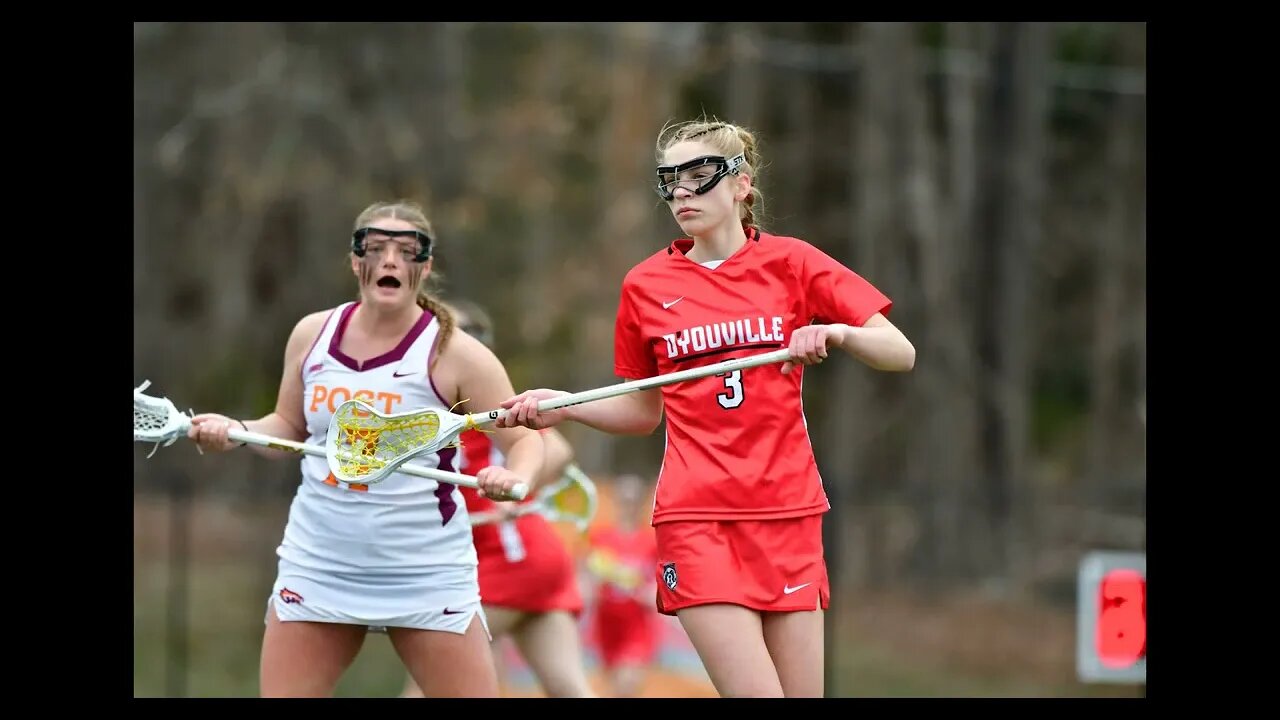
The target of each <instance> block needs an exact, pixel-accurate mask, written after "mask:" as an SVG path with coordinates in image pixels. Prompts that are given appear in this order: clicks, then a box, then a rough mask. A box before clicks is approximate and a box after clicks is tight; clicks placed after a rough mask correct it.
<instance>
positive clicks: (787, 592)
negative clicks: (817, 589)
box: [782, 582, 813, 595]
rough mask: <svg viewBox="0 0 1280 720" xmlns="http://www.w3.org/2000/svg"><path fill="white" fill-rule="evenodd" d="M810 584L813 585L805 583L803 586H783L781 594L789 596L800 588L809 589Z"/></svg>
mask: <svg viewBox="0 0 1280 720" xmlns="http://www.w3.org/2000/svg"><path fill="white" fill-rule="evenodd" d="M812 584H813V583H811V582H807V583H805V584H803V585H797V586H795V587H791V586H790V585H784V586H783V587H782V594H783V595H790V594H791V593H793V592H795V591H797V590H799V589H801V588H807V587H809V586H810V585H812Z"/></svg>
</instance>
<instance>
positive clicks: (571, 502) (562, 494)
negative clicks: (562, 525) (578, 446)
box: [538, 465, 598, 533]
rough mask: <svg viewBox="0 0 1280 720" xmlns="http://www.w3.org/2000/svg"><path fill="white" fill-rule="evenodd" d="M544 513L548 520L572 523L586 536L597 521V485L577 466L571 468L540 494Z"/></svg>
mask: <svg viewBox="0 0 1280 720" xmlns="http://www.w3.org/2000/svg"><path fill="white" fill-rule="evenodd" d="M538 501H539V502H540V503H541V504H542V505H543V510H542V513H543V515H545V516H546V517H547V519H549V520H553V521H557V522H567V523H572V524H573V525H574V527H576V528H577V530H578V532H580V533H584V532H586V531H587V528H588V527H589V526H590V525H591V521H592V520H594V519H595V516H596V508H597V506H598V501H597V495H596V486H595V483H593V482H592V481H591V478H590V477H588V476H587V474H586V473H584V472H582V470H581V469H579V468H578V466H577V465H570V466H569V467H568V468H566V469H565V472H564V475H562V476H561V477H560V479H559V480H557V481H556V482H554V483H552V484H550V485H548V486H546V487H545V488H543V489H542V490H540V491H539V492H538Z"/></svg>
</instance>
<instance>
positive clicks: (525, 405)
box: [497, 388, 569, 430]
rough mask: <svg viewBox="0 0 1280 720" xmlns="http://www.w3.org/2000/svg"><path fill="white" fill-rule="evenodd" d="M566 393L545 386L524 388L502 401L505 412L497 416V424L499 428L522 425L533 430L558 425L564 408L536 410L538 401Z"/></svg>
mask: <svg viewBox="0 0 1280 720" xmlns="http://www.w3.org/2000/svg"><path fill="white" fill-rule="evenodd" d="M568 394H569V393H567V392H564V391H563V390H548V389H547V388H538V389H537V390H526V391H524V392H522V393H520V394H519V395H516V396H515V397H512V398H508V399H506V400H504V401H502V407H503V409H505V410H506V411H507V412H506V413H505V414H503V415H499V416H498V423H497V425H498V427H500V428H509V427H517V426H523V427H527V428H533V429H534V430H541V429H543V428H549V427H553V426H555V425H559V424H560V423H561V422H563V421H564V420H565V412H564V410H563V409H560V410H548V411H547V412H538V403H540V402H542V401H543V400H551V399H552V398H558V397H563V396H565V395H568Z"/></svg>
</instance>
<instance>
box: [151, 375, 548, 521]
mask: <svg viewBox="0 0 1280 720" xmlns="http://www.w3.org/2000/svg"><path fill="white" fill-rule="evenodd" d="M149 384H150V382H146V383H144V384H143V385H142V387H141V388H139V389H138V392H141V390H143V389H145V388H146V387H147V385H149ZM170 405H171V404H170ZM168 415H169V418H168V423H167V427H166V434H167V435H168V436H169V437H170V440H169V442H170V443H171V442H172V441H173V438H175V437H176V436H177V435H178V434H181V435H183V436H184V437H185V436H186V434H187V430H189V429H190V428H191V418H189V417H187V416H186V415H183V414H182V413H180V412H177V410H176V409H173V410H171V411H170V412H169V413H168ZM227 438H229V439H231V440H234V441H236V442H242V443H248V444H250V445H257V446H259V447H265V448H271V449H273V450H285V451H288V452H294V453H298V454H301V455H313V456H315V457H325V451H324V448H322V447H320V446H319V445H308V444H306V443H301V442H297V441H294V440H285V439H283V438H278V437H273V436H271V435H263V434H262V433H256V432H250V431H246V430H238V429H235V428H228V429H227ZM134 440H136V441H146V442H150V441H151V440H153V438H150V437H140V436H139V433H138V432H137V431H136V428H135V432H134ZM165 444H166V445H167V444H169V443H165ZM396 472H402V473H404V474H406V475H413V476H415V477H421V478H427V479H430V480H436V481H438V482H447V483H450V484H453V485H461V486H464V487H469V488H478V487H479V484H478V483H477V482H476V479H475V478H474V477H472V476H470V475H463V474H462V473H456V472H448V471H446V470H437V469H435V468H429V467H423V466H421V465H413V464H404V465H401V466H399V467H398V468H396ZM526 493H527V490H526V488H525V485H524V483H520V484H518V485H517V486H516V487H515V488H514V489H513V490H512V492H511V496H512V497H513V498H515V499H516V500H523V499H524V497H525V495H526Z"/></svg>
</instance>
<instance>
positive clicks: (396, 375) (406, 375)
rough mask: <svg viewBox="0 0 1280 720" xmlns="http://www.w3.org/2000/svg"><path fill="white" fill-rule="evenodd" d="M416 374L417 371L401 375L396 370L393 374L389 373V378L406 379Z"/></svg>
mask: <svg viewBox="0 0 1280 720" xmlns="http://www.w3.org/2000/svg"><path fill="white" fill-rule="evenodd" d="M417 374H418V371H417V370H414V371H413V372H407V373H402V372H400V371H399V370H396V371H395V372H393V373H391V377H408V376H410V375H417Z"/></svg>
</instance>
